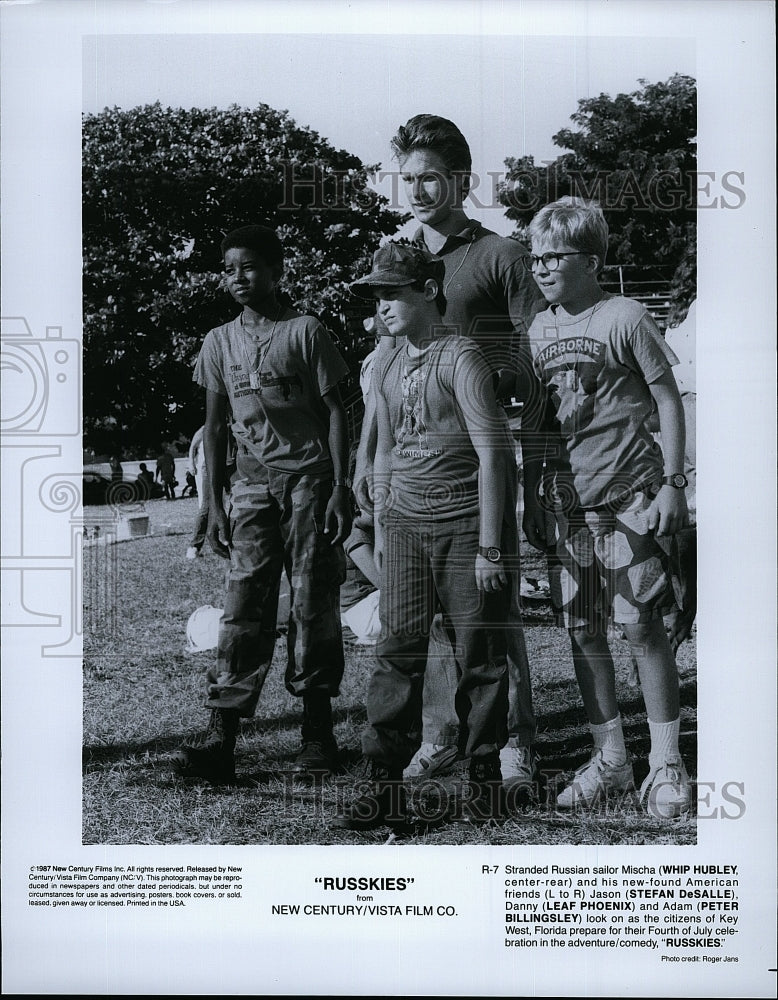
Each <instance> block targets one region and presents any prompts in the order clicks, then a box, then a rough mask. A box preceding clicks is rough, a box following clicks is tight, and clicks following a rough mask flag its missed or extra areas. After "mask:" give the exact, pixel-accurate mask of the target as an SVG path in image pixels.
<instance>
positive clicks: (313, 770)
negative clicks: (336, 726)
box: [292, 690, 339, 777]
mask: <svg viewBox="0 0 778 1000" xmlns="http://www.w3.org/2000/svg"><path fill="white" fill-rule="evenodd" d="M338 766H339V765H338V745H337V743H336V742H335V737H334V736H333V734H332V705H331V703H330V696H329V695H328V694H327V692H326V691H318V690H314V691H306V692H305V693H304V694H303V725H302V746H301V747H300V750H299V752H298V754H297V756H296V757H295V760H294V764H293V765H292V771H293V772H294V773H295V774H298V775H310V776H311V777H321V776H323V775H325V774H333V773H334V772H335V771H337V770H338Z"/></svg>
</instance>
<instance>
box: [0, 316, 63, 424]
mask: <svg viewBox="0 0 778 1000" xmlns="http://www.w3.org/2000/svg"><path fill="white" fill-rule="evenodd" d="M0 324H1V328H0V373H1V374H2V382H3V392H2V406H1V407H0V432H2V434H4V435H5V434H19V435H21V434H37V435H46V436H54V437H71V436H75V435H77V434H80V432H81V360H80V359H81V347H80V344H79V342H78V341H77V340H65V339H64V338H63V337H62V327H58V326H48V327H46V336H45V338H43V339H41V338H39V337H35V336H33V333H32V331H31V329H30V326H29V324H28V322H27V320H26V319H25V318H24V317H23V316H9V317H3V318H2V320H0Z"/></svg>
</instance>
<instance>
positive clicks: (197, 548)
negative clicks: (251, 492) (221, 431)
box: [186, 425, 210, 559]
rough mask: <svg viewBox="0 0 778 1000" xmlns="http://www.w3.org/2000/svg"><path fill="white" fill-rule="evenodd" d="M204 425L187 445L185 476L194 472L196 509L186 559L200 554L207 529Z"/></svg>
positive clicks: (207, 504)
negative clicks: (187, 457) (187, 464)
mask: <svg viewBox="0 0 778 1000" xmlns="http://www.w3.org/2000/svg"><path fill="white" fill-rule="evenodd" d="M204 434H205V425H203V426H202V427H200V428H198V430H197V431H196V432H195V435H194V437H193V438H192V443H191V444H190V445H189V470H188V471H187V476H190V475H192V474H193V473H194V480H195V487H196V490H197V499H198V510H197V516H196V518H195V525H194V531H193V532H192V537H191V538H190V539H189V547H188V548H187V550H186V558H187V559H196V558H197V557H198V556H200V555H202V549H203V543H204V542H205V535H206V532H207V530H208V510H209V506H210V505H209V503H208V484H207V483H206V481H205V448H204V447H203V435H204Z"/></svg>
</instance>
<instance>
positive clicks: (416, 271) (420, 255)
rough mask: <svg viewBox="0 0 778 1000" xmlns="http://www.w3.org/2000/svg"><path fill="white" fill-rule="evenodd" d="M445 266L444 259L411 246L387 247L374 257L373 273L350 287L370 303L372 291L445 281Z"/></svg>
mask: <svg viewBox="0 0 778 1000" xmlns="http://www.w3.org/2000/svg"><path fill="white" fill-rule="evenodd" d="M445 270H446V269H445V266H444V264H443V261H442V260H441V259H440V257H436V256H435V255H434V254H431V253H430V252H429V250H425V249H423V248H422V247H419V246H415V245H413V244H410V243H393V242H389V243H385V244H384V245H383V246H382V247H379V248H378V249H377V250H376V252H375V253H374V254H373V270H372V271H371V272H370V274H368V275H366V276H365V277H364V278H360V279H359V280H358V281H353V282H352V283H351V285H350V286H349V287H350V289H351V291H352V292H353V293H354V294H355V295H359V296H360V297H361V298H364V299H370V298H372V297H373V293H372V289H373V288H381V287H384V286H387V287H391V286H394V285H412V284H414V282H417V281H422V282H423V281H426V280H427V278H434V279H435V280H436V281H438V282H442V281H443V276H444V274H445Z"/></svg>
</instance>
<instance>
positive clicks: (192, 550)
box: [186, 545, 200, 559]
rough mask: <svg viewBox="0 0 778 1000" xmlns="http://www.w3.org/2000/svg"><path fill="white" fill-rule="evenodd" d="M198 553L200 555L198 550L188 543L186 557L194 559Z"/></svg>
mask: <svg viewBox="0 0 778 1000" xmlns="http://www.w3.org/2000/svg"><path fill="white" fill-rule="evenodd" d="M199 555H200V550H199V549H196V548H195V547H194V545H190V546H189V548H188V549H187V550H186V558H187V559H196V558H197V557H198V556H199Z"/></svg>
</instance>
